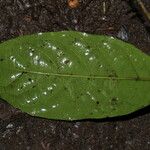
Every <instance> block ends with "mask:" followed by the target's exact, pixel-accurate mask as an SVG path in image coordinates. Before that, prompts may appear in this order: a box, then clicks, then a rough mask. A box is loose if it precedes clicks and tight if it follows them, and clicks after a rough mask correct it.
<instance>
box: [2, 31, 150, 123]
mask: <svg viewBox="0 0 150 150" xmlns="http://www.w3.org/2000/svg"><path fill="white" fill-rule="evenodd" d="M149 91H150V57H149V56H148V55H146V54H144V53H142V52H141V51H140V50H138V49H137V48H136V47H134V46H133V45H131V44H127V43H125V42H123V41H120V40H118V39H114V38H113V37H108V36H99V35H89V34H86V33H80V32H71V31H64V32H51V33H43V34H37V35H29V36H23V37H19V38H16V39H13V40H9V41H6V42H4V43H2V44H0V98H2V99H4V100H7V101H8V102H9V103H10V104H12V105H13V106H14V107H17V108H19V109H21V110H22V111H23V112H27V113H28V114H31V115H33V116H39V117H44V118H49V119H60V120H79V119H86V118H105V117H113V116H120V115H125V114H129V113H131V112H134V111H136V110H138V109H140V108H143V107H145V106H148V105H149V104H150V92H149Z"/></svg>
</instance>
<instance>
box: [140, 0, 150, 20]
mask: <svg viewBox="0 0 150 150" xmlns="http://www.w3.org/2000/svg"><path fill="white" fill-rule="evenodd" d="M137 2H138V4H139V5H140V7H141V8H142V10H143V12H144V14H145V15H146V17H147V18H148V19H149V20H150V13H149V12H148V10H147V9H146V8H145V6H144V4H143V2H142V1H141V0H137Z"/></svg>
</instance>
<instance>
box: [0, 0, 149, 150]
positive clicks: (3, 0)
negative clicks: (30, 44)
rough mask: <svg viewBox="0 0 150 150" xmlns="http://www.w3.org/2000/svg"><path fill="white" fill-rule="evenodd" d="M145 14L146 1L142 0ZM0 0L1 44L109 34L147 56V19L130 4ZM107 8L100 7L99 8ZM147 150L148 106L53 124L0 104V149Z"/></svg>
mask: <svg viewBox="0 0 150 150" xmlns="http://www.w3.org/2000/svg"><path fill="white" fill-rule="evenodd" d="M142 1H143V3H144V4H145V5H146V8H147V10H148V11H150V3H149V0H142ZM79 2H80V4H79V6H78V7H77V8H73V9H71V8H69V7H68V4H67V0H0V41H1V42H3V41H5V40H8V39H11V38H14V37H17V36H19V35H26V34H32V33H37V32H47V31H62V30H77V31H82V32H87V33H94V34H106V35H113V36H114V37H118V38H122V39H123V40H126V41H127V42H129V43H132V44H134V45H136V46H137V47H138V48H139V49H141V50H142V51H144V52H145V53H147V54H150V49H149V48H150V32H149V31H150V30H149V27H150V26H149V20H148V19H147V18H146V17H144V15H143V12H142V11H141V9H140V8H139V6H138V5H134V4H133V3H132V2H131V1H130V0H126V1H125V0H79ZM103 2H105V4H106V9H104V8H103V6H104V3H103ZM110 149H112V150H149V149H150V107H147V108H145V109H143V110H140V111H138V112H136V113H133V114H131V115H128V116H123V117H118V118H112V119H103V120H85V121H78V122H65V121H53V120H48V119H43V118H38V117H31V116H29V115H27V114H25V113H22V112H21V111H19V110H17V109H15V108H13V107H12V106H10V105H9V104H8V103H7V102H5V101H3V100H0V150H110Z"/></svg>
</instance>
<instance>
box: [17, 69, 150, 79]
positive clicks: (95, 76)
mask: <svg viewBox="0 0 150 150" xmlns="http://www.w3.org/2000/svg"><path fill="white" fill-rule="evenodd" d="M16 70H17V71H21V72H24V73H32V74H38V75H48V76H57V77H71V78H87V79H88V78H90V79H105V80H131V81H150V77H115V76H114V77H113V76H111V77H109V76H97V75H79V74H62V73H48V72H39V71H30V70H21V69H16Z"/></svg>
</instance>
